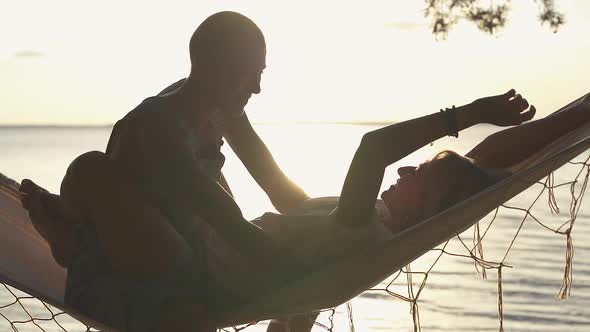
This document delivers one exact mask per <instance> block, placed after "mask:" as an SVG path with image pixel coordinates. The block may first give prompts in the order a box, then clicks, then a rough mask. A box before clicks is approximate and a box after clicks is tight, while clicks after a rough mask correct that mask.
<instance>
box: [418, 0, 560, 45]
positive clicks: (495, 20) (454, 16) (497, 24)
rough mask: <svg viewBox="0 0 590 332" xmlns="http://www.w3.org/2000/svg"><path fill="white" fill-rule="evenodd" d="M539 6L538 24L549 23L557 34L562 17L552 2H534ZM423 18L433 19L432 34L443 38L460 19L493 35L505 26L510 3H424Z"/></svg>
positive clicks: (465, 0)
mask: <svg viewBox="0 0 590 332" xmlns="http://www.w3.org/2000/svg"><path fill="white" fill-rule="evenodd" d="M533 1H535V2H536V3H537V5H538V7H539V20H540V21H541V24H543V25H544V24H548V25H549V28H550V29H551V30H553V32H557V31H558V30H559V28H560V27H561V26H562V25H563V24H564V23H565V17H564V15H563V14H562V13H560V12H558V11H557V10H556V9H555V1H554V0H533ZM425 2H426V8H425V9H424V16H425V17H427V18H432V33H433V34H435V35H436V36H437V37H442V38H445V37H446V36H447V34H448V33H449V31H450V29H451V28H452V27H453V26H454V25H455V24H456V23H457V22H459V21H460V20H467V21H470V22H472V23H474V24H475V25H477V27H478V28H479V29H480V30H482V31H484V32H487V33H489V34H491V35H494V34H495V33H497V32H498V31H499V30H501V29H502V28H504V27H505V26H506V23H507V21H508V14H509V12H510V6H509V4H510V0H494V1H491V0H485V1H482V0H425Z"/></svg>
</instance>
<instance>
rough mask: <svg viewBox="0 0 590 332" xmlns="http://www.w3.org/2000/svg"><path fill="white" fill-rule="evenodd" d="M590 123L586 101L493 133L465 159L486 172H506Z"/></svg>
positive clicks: (589, 111) (588, 106) (589, 113)
mask: <svg viewBox="0 0 590 332" xmlns="http://www.w3.org/2000/svg"><path fill="white" fill-rule="evenodd" d="M586 98H588V97H586ZM531 109H532V107H531ZM589 121H590V105H589V104H588V102H585V103H583V104H581V105H578V106H577V107H574V108H571V109H567V110H564V111H561V112H558V113H554V114H551V115H548V116H547V117H544V118H541V119H538V120H535V121H531V122H529V123H526V124H523V125H521V126H516V127H512V128H508V129H505V130H502V131H499V132H497V133H494V134H492V135H490V136H488V137H487V138H485V139H484V140H483V141H481V142H480V143H479V144H478V145H476V146H475V147H474V148H473V149H472V150H471V151H469V152H468V153H467V154H466V155H465V156H466V157H469V158H472V159H474V160H475V161H476V162H477V164H478V165H480V166H481V167H483V168H486V169H505V168H507V167H510V166H513V165H516V164H518V163H519V162H521V161H523V160H525V159H526V158H528V157H529V156H531V155H532V154H533V153H535V152H536V151H539V150H540V149H541V148H543V147H544V146H545V145H547V144H549V143H551V142H552V141H554V140H555V139H557V138H558V137H560V136H562V135H563V134H565V133H567V132H569V131H572V130H574V129H576V128H578V127H579V126H581V125H583V124H585V123H588V122H589Z"/></svg>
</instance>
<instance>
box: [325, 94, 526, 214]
mask: <svg viewBox="0 0 590 332" xmlns="http://www.w3.org/2000/svg"><path fill="white" fill-rule="evenodd" d="M528 106H529V105H528V103H527V101H526V100H525V99H523V98H522V97H521V96H520V95H516V93H515V91H514V90H510V91H508V92H507V93H505V94H502V95H497V96H492V97H487V98H481V99H478V100H476V101H474V102H473V103H471V104H468V105H465V106H461V107H459V108H457V109H456V110H455V112H456V113H455V115H456V118H455V119H456V122H455V125H456V127H455V128H454V129H456V130H457V131H461V130H463V129H466V128H468V127H471V126H473V125H475V124H478V123H491V124H495V125H500V126H508V125H516V124H520V123H522V122H523V121H527V120H530V119H531V118H532V117H533V115H534V108H531V109H530V110H528V111H526V109H527V108H528ZM447 116H448V114H443V113H435V114H431V115H427V116H423V117H420V118H416V119H413V120H409V121H405V122H400V123H397V124H394V125H391V126H387V127H384V128H381V129H378V130H375V131H371V132H369V133H367V134H365V135H364V137H363V139H362V141H361V144H360V146H359V148H358V149H357V151H356V153H355V155H354V158H353V160H352V163H351V165H350V168H349V170H348V174H347V175H346V179H345V181H344V185H343V188H342V193H341V195H340V201H339V204H338V211H337V215H336V217H337V218H338V219H339V220H340V222H343V223H345V224H349V225H356V224H362V223H365V222H366V220H368V218H370V216H371V215H372V213H373V208H374V206H375V201H376V198H377V194H378V191H379V188H380V186H381V182H382V181H383V173H384V171H385V167H387V166H388V165H390V164H392V163H394V162H396V161H398V160H400V159H401V158H403V157H405V156H407V155H408V154H410V153H412V152H414V151H416V150H417V149H419V148H421V147H423V146H424V145H426V144H428V143H430V142H432V141H435V140H437V139H439V138H441V137H443V136H446V135H449V134H452V132H451V131H452V129H453V128H449V121H448V118H447ZM451 127H452V126H451Z"/></svg>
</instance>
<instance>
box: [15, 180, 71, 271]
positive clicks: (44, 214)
mask: <svg viewBox="0 0 590 332" xmlns="http://www.w3.org/2000/svg"><path fill="white" fill-rule="evenodd" d="M20 198H21V203H22V205H23V207H24V208H25V209H26V210H27V211H28V212H29V218H30V219H31V222H32V223H33V226H34V227H35V229H36V230H37V232H38V233H39V235H41V236H42V237H43V238H44V239H45V240H46V241H47V243H48V244H49V246H50V247H51V252H52V254H53V257H54V258H55V260H56V262H57V263H58V264H60V265H61V266H63V267H66V266H67V263H68V261H69V258H70V255H71V243H72V236H73V233H72V227H71V226H72V225H71V224H69V223H68V222H67V221H66V220H65V218H64V214H63V209H62V207H61V202H60V197H59V196H58V195H54V194H51V193H50V192H48V191H47V190H45V189H43V188H42V187H40V186H38V185H37V184H35V183H34V182H33V181H31V180H29V179H24V180H23V181H22V183H21V187H20Z"/></svg>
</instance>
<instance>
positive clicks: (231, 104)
mask: <svg viewBox="0 0 590 332" xmlns="http://www.w3.org/2000/svg"><path fill="white" fill-rule="evenodd" d="M247 53H250V54H245V55H244V56H240V57H239V58H237V59H236V58H235V57H230V59H234V60H235V61H228V62H229V63H228V66H227V67H226V68H224V69H223V73H222V75H223V77H222V80H221V82H220V83H221V86H220V93H219V101H218V106H219V108H220V110H221V111H222V112H223V113H224V115H226V116H229V117H240V116H241V115H242V114H243V113H244V107H245V106H246V104H247V103H248V100H250V97H251V96H252V94H258V93H260V80H261V76H262V72H263V71H264V68H266V47H259V48H256V49H254V50H250V51H249V52H247Z"/></svg>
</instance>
